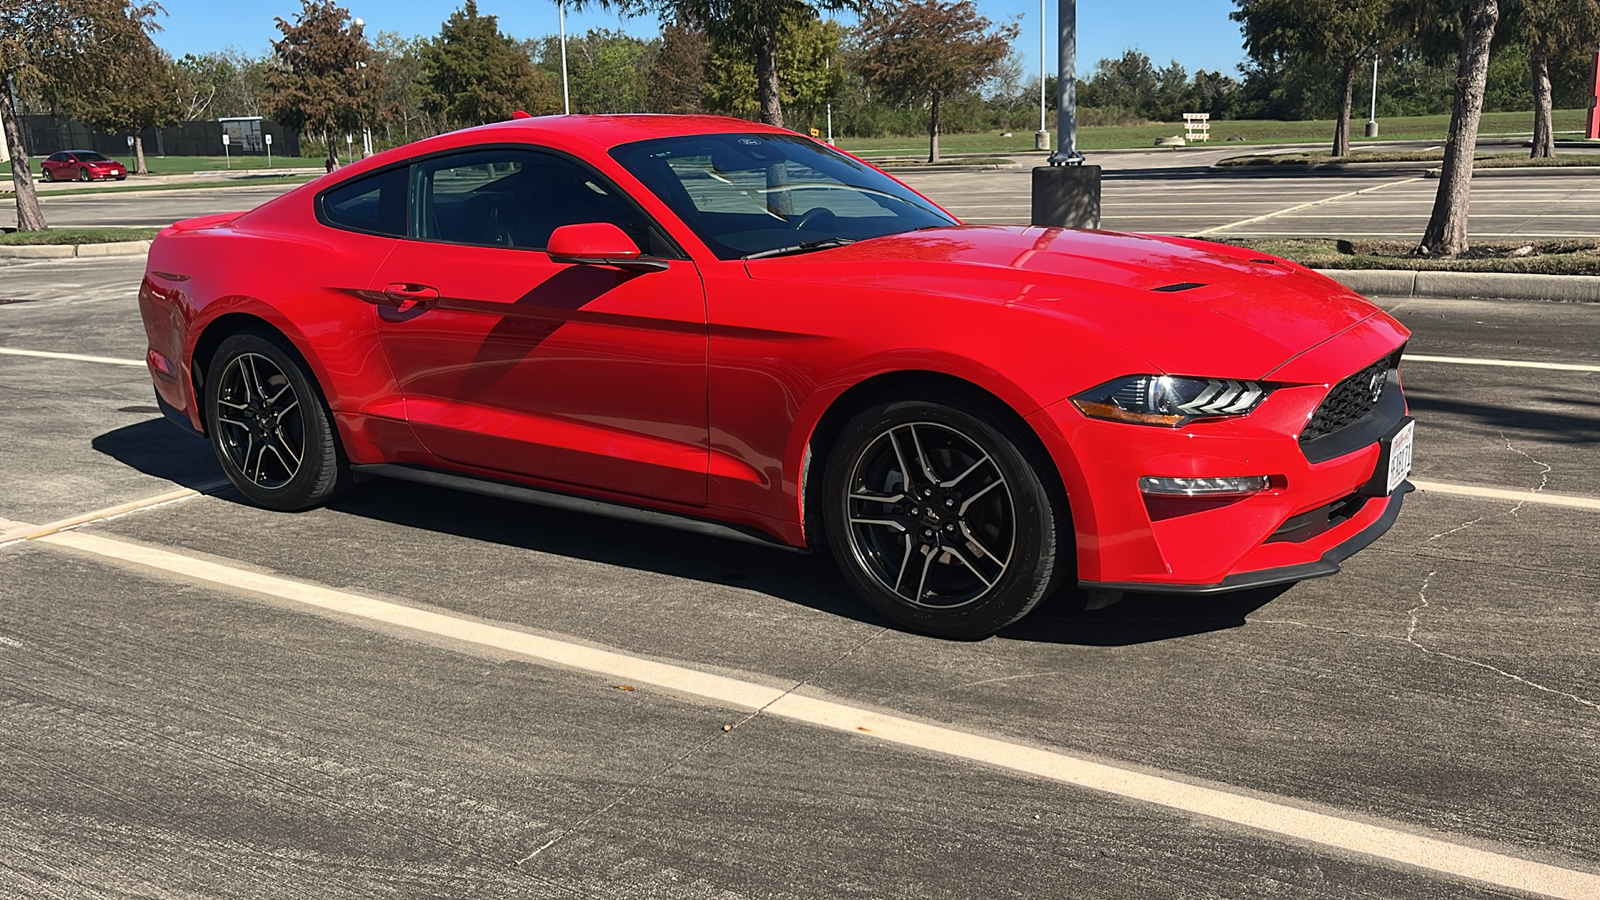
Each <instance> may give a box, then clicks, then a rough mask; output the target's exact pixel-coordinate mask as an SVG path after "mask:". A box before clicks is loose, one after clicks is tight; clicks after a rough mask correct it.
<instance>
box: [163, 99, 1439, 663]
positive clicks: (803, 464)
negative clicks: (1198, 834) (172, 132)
mask: <svg viewBox="0 0 1600 900" xmlns="http://www.w3.org/2000/svg"><path fill="white" fill-rule="evenodd" d="M140 306H141V309H142V311H143V315H144V322H145V328H146V331H147V332H148V334H149V338H150V350H149V356H148V361H149V365H150V370H151V372H152V374H153V377H154V380H155V387H156V393H157V396H158V398H159V400H160V402H161V405H162V406H163V408H164V409H165V410H166V412H167V413H168V415H169V416H170V417H171V418H173V419H174V420H176V421H177V422H179V423H180V424H182V425H184V426H186V427H187V428H190V429H192V430H195V431H198V432H201V433H203V434H204V435H206V436H207V437H208V438H209V439H210V441H211V443H212V446H213V447H214V448H215V450H216V455H217V459H218V460H219V462H220V463H221V465H222V467H223V469H224V470H225V471H226V472H227V475H228V477H229V478H230V479H232V481H233V483H234V484H235V485H236V486H237V487H238V489H239V490H240V491H241V492H242V493H243V494H244V495H245V496H246V497H248V498H249V499H250V500H251V501H253V502H255V503H258V504H261V505H262V506H266V507H271V508H274V509H284V510H291V509H301V508H305V507H309V506H314V505H316V504H320V503H323V502H325V501H327V500H328V499H329V498H330V497H332V496H333V495H334V494H335V493H336V492H337V491H339V490H340V489H341V488H343V487H345V486H346V485H348V484H349V482H350V480H351V477H352V473H353V472H365V473H370V474H378V475H387V476H392V477H396V478H403V479H409V480H412V481H419V482H425V483H430V484H439V485H448V486H453V487H458V488H461V489H464V490H469V491H478V492H482V493H485V494H491V495H496V496H503V497H513V498H519V499H524V500H528V501H532V502H538V503H544V504H548V505H554V506H559V507H566V508H571V509H579V510H586V511H590V512H595V513H603V514H610V515H617V516H622V517H626V518H633V519H639V520H644V521H652V522H659V523H662V524H672V525H677V526H680V527H686V528H690V529H693V530H697V531H701V532H705V533H715V534H721V535H724V536H731V537H739V538H743V539H747V540H753V541H758V542H763V543H770V544H775V545H781V546H786V547H791V548H798V549H807V548H820V547H822V546H828V547H831V548H832V552H833V553H834V555H835V556H836V557H837V559H838V562H839V564H840V566H841V567H842V568H843V570H844V573H845V574H846V576H847V577H848V578H849V580H850V581H851V583H852V584H853V585H854V586H855V588H856V589H857V590H858V591H859V592H860V593H861V595H862V597H863V598H865V599H866V600H867V601H868V602H869V603H870V604H872V605H873V606H874V607H875V608H877V609H878V610H879V611H881V612H882V613H883V614H885V615H886V616H888V617H889V618H891V619H893V620H894V621H896V622H898V623H900V624H902V625H903V626H906V627H909V628H913V629H917V630H921V631H925V632H928V633H931V634H936V635H943V636H948V637H961V638H972V637H980V636H983V635H987V634H990V633H993V632H994V631H996V630H998V629H1000V628H1002V627H1004V626H1006V625H1007V624H1009V623H1011V622H1014V621H1016V620H1017V619H1019V618H1020V617H1022V616H1023V615H1025V614H1026V613H1027V612H1028V611H1029V610H1031V609H1032V608H1033V607H1034V606H1035V605H1036V604H1037V603H1038V602H1039V601H1040V600H1041V599H1043V598H1044V597H1045V596H1047V595H1048V594H1050V593H1051V592H1052V591H1053V590H1055V589H1056V588H1057V587H1059V586H1061V585H1063V584H1064V583H1066V584H1076V585H1077V586H1078V587H1081V588H1085V589H1100V590H1109V591H1119V590H1120V591H1161V592H1195V593H1204V592H1211V591H1226V590H1233V589H1238V588H1246V587H1253V586H1259V585H1266V584H1274V583H1284V582H1290V581H1297V580H1300V579H1305V578H1310V577H1315V576H1319V575H1329V574H1332V573H1334V572H1336V571H1338V568H1339V562H1340V561H1341V560H1343V559H1344V558H1346V557H1348V556H1349V555H1350V554H1352V553H1354V552H1356V551H1357V550H1359V549H1361V548H1362V547H1364V546H1366V545H1367V544H1369V543H1371V542H1372V541H1373V540H1375V539H1376V538H1377V537H1378V536H1379V535H1381V534H1382V533H1383V532H1384V531H1385V530H1387V529H1388V528H1389V526H1390V525H1391V524H1392V523H1393V522H1394V520H1395V517H1396V516H1397V515H1398V513H1399V511H1400V503H1401V497H1402V495H1403V494H1404V493H1405V492H1406V491H1408V490H1409V489H1410V485H1409V484H1408V483H1407V482H1406V480H1405V479H1406V476H1407V475H1408V473H1409V471H1410V461H1411V436H1412V431H1413V423H1412V420H1411V419H1410V418H1409V417H1408V416H1407V415H1406V411H1407V410H1406V402H1405V398H1404V396H1403V395H1402V393H1401V389H1400V382H1399V378H1398V374H1397V367H1398V365H1399V362H1400V354H1401V350H1402V348H1403V346H1404V344H1405V341H1406V339H1407V336H1408V334H1407V332H1406V330H1405V329H1404V328H1403V327H1402V326H1401V325H1400V324H1398V323H1397V322H1396V321H1395V320H1394V319H1392V318H1390V317H1389V316H1387V315H1385V314H1384V313H1383V312H1381V311H1379V310H1378V309H1376V308H1374V307H1373V306H1372V305H1370V304H1369V303H1367V302H1366V301H1365V300H1363V299H1362V298H1361V297H1359V296H1357V295H1355V294H1353V293H1351V292H1350V291H1348V290H1346V289H1344V288H1343V287H1341V286H1339V285H1338V284H1336V283H1334V282H1332V281H1330V280H1328V279H1326V278H1323V277H1321V276H1319V275H1316V274H1314V273H1312V272H1310V271H1307V270H1306V269H1303V268H1301V267H1299V266H1296V265H1294V264H1292V263H1289V262H1286V261H1284V260H1281V259H1273V258H1268V257H1263V256H1261V255H1260V254H1258V253H1255V252H1252V251H1249V250H1243V249H1238V248H1232V247H1225V246H1217V245H1212V244H1206V243H1202V242H1197V241H1189V240H1182V239H1176V238H1162V237H1151V236H1146V235H1132V234H1112V233H1107V232H1096V231H1067V230H1062V229H1053V228H1023V227H997V226H984V225H964V224H962V223H961V222H959V221H957V220H956V219H955V218H954V217H953V216H951V215H949V214H948V213H946V212H944V211H943V210H941V209H940V208H939V207H938V206H936V205H935V204H933V203H932V202H930V201H928V200H927V199H925V198H923V197H922V196H920V195H918V194H917V193H916V192H914V191H912V190H910V189H909V188H907V187H906V186H904V185H902V184H900V183H899V182H897V181H895V180H894V179H893V178H891V177H889V176H888V175H885V174H884V173H882V172H880V171H878V170H876V169H874V168H872V167H871V166H869V165H866V164H864V163H862V162H860V161H858V160H856V159H853V158H851V157H849V156H847V155H845V154H842V153H839V152H837V151H835V150H833V149H831V148H829V147H826V146H824V145H822V144H819V143H817V142H815V141H812V140H809V139H806V138H803V137H800V136H797V135H795V134H792V133H789V132H784V131H780V130H777V129H772V128H767V127H763V126H759V125H752V124H750V123H747V122H743V121H735V120H730V119H721V118H711V117H670V116H615V117H610V116H605V117H581V116H574V117H552V118H543V119H531V120H528V119H523V120H514V121H511V122H506V123H502V124H497V125H489V126H484V127H481V128H473V129H469V130H466V131H460V132H456V133H453V134H447V135H443V136H440V137H437V138H432V139H429V140H425V141H421V142H419V143H416V144H411V145H409V146H406V147H401V148H398V149H396V150H391V151H389V152H387V153H382V154H379V155H377V156H374V157H372V158H370V159H367V160H363V161H361V162H358V163H356V164H355V165H353V166H349V167H346V168H343V169H340V170H339V171H338V172H337V173H336V174H334V175H332V176H329V177H325V178H321V179H318V180H317V181H315V182H313V183H311V184H309V185H306V186H305V187H302V188H299V189H297V190H295V191H293V192H291V193H289V194H286V195H284V196H283V197H280V198H278V199H276V200H273V201H271V202H269V203H267V204H265V205H263V206H261V207H259V208H257V209H255V210H252V211H250V212H246V213H233V214H227V215H220V216H210V217H207V218H203V219H194V220H191V221H187V222H181V223H179V224H177V225H174V226H173V227H171V228H168V229H166V230H165V231H163V232H162V233H161V235H160V237H159V238H157V239H156V241H155V243H154V246H153V247H152V248H151V250H150V258H149V267H148V270H147V272H146V276H145V279H144V283H143V285H142V288H141V290H140Z"/></svg>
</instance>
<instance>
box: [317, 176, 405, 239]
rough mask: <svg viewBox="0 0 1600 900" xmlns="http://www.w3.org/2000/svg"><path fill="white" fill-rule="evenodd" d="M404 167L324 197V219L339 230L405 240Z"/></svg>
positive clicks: (363, 179)
mask: <svg viewBox="0 0 1600 900" xmlns="http://www.w3.org/2000/svg"><path fill="white" fill-rule="evenodd" d="M406 173H407V170H406V169H405V168H404V167H401V168H398V169H390V170H388V171H386V172H379V173H378V174H376V175H369V176H367V177H366V178H360V179H357V180H355V181H353V182H351V183H349V184H345V185H340V186H339V187H336V188H334V189H333V190H331V191H328V192H327V193H325V194H323V195H322V198H321V200H320V202H321V204H322V218H323V220H324V221H325V222H327V224H329V225H332V226H333V227H335V228H346V229H349V230H351V231H365V232H368V233H371V234H388V235H394V236H395V237H405V233H406Z"/></svg>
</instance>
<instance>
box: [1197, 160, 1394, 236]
mask: <svg viewBox="0 0 1600 900" xmlns="http://www.w3.org/2000/svg"><path fill="white" fill-rule="evenodd" d="M1421 180H1422V176H1420V175H1418V176H1416V177H1414V178H1402V179H1400V180H1399V181H1386V182H1384V183H1383V184H1375V185H1373V186H1372V187H1368V188H1362V189H1361V190H1359V191H1350V192H1349V193H1345V194H1339V195H1338V196H1335V197H1324V198H1323V199H1321V200H1313V201H1311V202H1310V203H1301V204H1299V205H1298V206H1290V207H1287V208H1285V209H1280V210H1278V211H1277V212H1271V213H1267V214H1266V215H1264V216H1256V217H1254V218H1251V219H1240V220H1239V221H1237V222H1230V223H1229V224H1227V225H1218V226H1217V227H1215V228H1208V229H1206V230H1205V231H1200V232H1196V233H1195V236H1196V237H1198V236H1200V235H1203V234H1213V233H1215V232H1218V231H1224V230H1226V229H1229V228H1236V227H1238V226H1240V225H1250V224H1253V223H1256V222H1261V221H1264V220H1266V219H1272V218H1276V217H1277V216H1284V215H1288V214H1289V213H1292V212H1299V211H1300V210H1302V209H1310V208H1311V207H1313V206H1321V205H1323V204H1324V203H1333V202H1334V201H1336V200H1344V199H1347V198H1350V197H1358V196H1360V195H1362V194H1369V193H1371V192H1373V191H1381V190H1383V189H1384V188H1386V187H1395V186H1397V185H1402V184H1410V183H1412V182H1413V181H1421Z"/></svg>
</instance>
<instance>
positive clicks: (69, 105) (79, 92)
mask: <svg viewBox="0 0 1600 900" xmlns="http://www.w3.org/2000/svg"><path fill="white" fill-rule="evenodd" d="M159 10H160V7H159V6H157V5H155V4H154V3H147V4H144V5H139V6H132V5H130V6H129V7H127V9H126V10H125V11H124V15H123V16H122V17H121V20H120V21H118V22H113V23H110V24H114V25H115V26H116V29H115V31H113V32H111V33H110V34H108V35H106V37H105V40H104V43H103V44H102V45H101V47H100V51H101V53H102V54H103V55H104V57H105V58H104V60H103V63H102V64H101V65H100V66H98V67H96V68H95V69H93V70H92V71H85V72H83V73H82V74H81V76H80V78H79V80H78V82H77V83H76V84H75V85H74V87H73V90H71V91H64V92H62V96H61V97H60V100H59V104H58V105H59V107H60V109H61V111H62V112H65V113H66V114H67V115H70V116H72V117H73V118H75V119H77V120H79V121H81V122H83V123H84V124H85V125H88V126H89V127H90V128H93V129H95V130H96V131H102V132H106V133H109V134H131V135H132V136H133V156H134V174H136V175H148V174H150V169H149V168H148V167H147V166H146V165H145V158H144V136H143V134H141V132H143V131H144V129H146V128H163V127H165V126H167V125H172V124H174V123H176V122H178V121H180V117H181V116H182V115H183V106H182V104H181V102H180V97H181V96H182V94H183V88H182V85H181V84H180V83H179V81H178V76H177V72H176V71H175V69H174V66H173V63H172V58H171V57H169V56H167V55H166V54H165V53H163V52H162V51H161V50H160V49H159V48H157V47H156V45H155V42H154V41H152V40H151V39H150V32H152V31H155V30H157V29H158V28H159V26H158V25H156V23H155V16H156V14H157V12H158V11H159Z"/></svg>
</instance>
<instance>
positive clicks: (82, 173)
mask: <svg viewBox="0 0 1600 900" xmlns="http://www.w3.org/2000/svg"><path fill="white" fill-rule="evenodd" d="M78 180H79V181H93V180H94V176H93V175H90V174H89V170H88V169H79V170H78Z"/></svg>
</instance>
